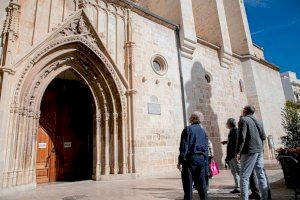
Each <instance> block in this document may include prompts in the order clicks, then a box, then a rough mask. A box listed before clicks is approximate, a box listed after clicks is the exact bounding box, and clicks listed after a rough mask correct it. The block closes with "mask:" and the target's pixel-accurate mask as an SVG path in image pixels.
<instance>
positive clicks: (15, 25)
mask: <svg viewBox="0 0 300 200" xmlns="http://www.w3.org/2000/svg"><path fill="white" fill-rule="evenodd" d="M20 8H21V6H20V5H19V4H18V3H17V2H14V1H11V2H10V3H9V5H8V7H7V8H6V12H7V15H6V20H5V22H4V27H3V34H5V33H12V36H13V37H12V38H10V39H13V40H15V39H17V38H18V36H19V18H20Z"/></svg>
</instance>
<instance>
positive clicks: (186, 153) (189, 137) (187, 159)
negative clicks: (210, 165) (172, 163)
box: [177, 111, 208, 200]
mask: <svg viewBox="0 0 300 200" xmlns="http://www.w3.org/2000/svg"><path fill="white" fill-rule="evenodd" d="M202 120H203V114H202V113H201V112H198V111H195V112H194V113H193V114H191V116H190V118H189V122H190V126H187V127H185V128H184V129H183V131H182V133H181V141H180V147H179V157H178V166H177V168H178V169H179V170H180V171H181V178H182V184H183V190H184V200H192V198H193V181H194V183H195V186H196V189H197V190H198V194H199V197H200V199H201V200H207V199H208V196H207V186H206V179H205V176H206V171H207V170H206V168H207V160H208V139H207V135H206V133H205V130H204V129H203V127H202V126H201V125H200V124H201V121H202Z"/></svg>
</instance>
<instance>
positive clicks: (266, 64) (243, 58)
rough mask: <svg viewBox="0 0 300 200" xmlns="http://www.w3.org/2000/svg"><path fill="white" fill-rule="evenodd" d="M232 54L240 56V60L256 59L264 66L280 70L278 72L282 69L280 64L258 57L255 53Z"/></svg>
mask: <svg viewBox="0 0 300 200" xmlns="http://www.w3.org/2000/svg"><path fill="white" fill-rule="evenodd" d="M232 56H233V57H236V58H238V59H240V60H246V59H252V60H254V61H256V62H259V63H260V64H263V65H264V66H266V67H269V68H271V69H273V70H275V71H278V72H279V71H280V68H279V67H278V66H276V65H274V64H272V63H270V62H268V61H266V60H264V59H261V58H257V57H255V56H253V55H250V54H247V55H238V54H236V53H233V54H232Z"/></svg>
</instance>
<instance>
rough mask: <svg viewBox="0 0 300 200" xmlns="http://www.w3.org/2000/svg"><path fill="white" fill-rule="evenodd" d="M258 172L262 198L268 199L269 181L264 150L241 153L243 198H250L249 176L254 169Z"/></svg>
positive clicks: (245, 199)
mask: <svg viewBox="0 0 300 200" xmlns="http://www.w3.org/2000/svg"><path fill="white" fill-rule="evenodd" d="M253 169H254V170H255V172H256V175H257V179H258V184H259V190H260V192H261V199H262V200H267V199H268V183H267V179H266V174H265V171H264V160H263V152H261V153H253V154H242V155H241V175H240V176H241V199H242V200H248V199H249V177H250V175H251V173H252V171H253Z"/></svg>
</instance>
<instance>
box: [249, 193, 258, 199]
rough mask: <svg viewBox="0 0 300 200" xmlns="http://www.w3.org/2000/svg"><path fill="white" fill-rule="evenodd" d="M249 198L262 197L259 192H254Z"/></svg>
mask: <svg viewBox="0 0 300 200" xmlns="http://www.w3.org/2000/svg"><path fill="white" fill-rule="evenodd" d="M249 199H260V196H259V194H257V193H252V194H250V195H249Z"/></svg>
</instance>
